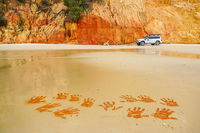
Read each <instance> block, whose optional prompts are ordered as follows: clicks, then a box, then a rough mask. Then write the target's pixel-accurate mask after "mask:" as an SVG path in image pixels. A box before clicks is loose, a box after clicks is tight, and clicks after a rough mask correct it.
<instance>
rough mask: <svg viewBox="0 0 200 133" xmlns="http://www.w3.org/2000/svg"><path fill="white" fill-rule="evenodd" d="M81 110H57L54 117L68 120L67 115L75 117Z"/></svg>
mask: <svg viewBox="0 0 200 133" xmlns="http://www.w3.org/2000/svg"><path fill="white" fill-rule="evenodd" d="M79 111H80V110H79V109H77V108H72V107H70V108H67V109H62V110H57V111H55V112H53V113H54V115H55V116H56V117H60V118H63V119H66V115H71V116H72V115H75V114H79Z"/></svg>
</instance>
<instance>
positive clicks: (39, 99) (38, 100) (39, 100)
mask: <svg viewBox="0 0 200 133" xmlns="http://www.w3.org/2000/svg"><path fill="white" fill-rule="evenodd" d="M44 98H46V96H37V97H31V98H30V99H29V100H28V102H27V103H28V104H34V103H44V102H46V101H45V100H44Z"/></svg>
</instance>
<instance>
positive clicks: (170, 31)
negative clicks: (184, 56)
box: [0, 0, 200, 44]
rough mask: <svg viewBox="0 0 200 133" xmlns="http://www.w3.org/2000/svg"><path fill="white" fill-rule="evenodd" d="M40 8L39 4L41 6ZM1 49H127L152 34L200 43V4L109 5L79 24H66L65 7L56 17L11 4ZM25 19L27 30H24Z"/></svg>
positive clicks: (55, 8)
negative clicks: (99, 46) (60, 46)
mask: <svg viewBox="0 0 200 133" xmlns="http://www.w3.org/2000/svg"><path fill="white" fill-rule="evenodd" d="M36 3H37V1H36ZM9 7H15V9H16V11H15V10H13V9H10V10H8V11H7V12H6V13H5V18H6V19H7V20H8V22H9V23H8V26H7V27H6V28H3V27H1V30H0V43H72V44H102V43H104V42H107V41H108V42H109V43H110V44H127V43H134V40H135V39H137V38H141V37H143V36H145V35H146V34H151V33H156V34H158V33H159V34H161V35H162V38H163V40H164V41H165V43H200V31H199V27H200V1H196V0H189V1H188V0H172V1H171V2H169V1H165V0H164V1H161V0H155V1H147V0H134V1H133V0H105V2H104V3H102V4H98V3H94V4H93V9H92V10H91V11H88V12H87V13H86V15H85V16H84V17H83V18H82V19H81V20H80V21H79V22H77V23H69V22H65V18H66V16H65V15H64V13H63V12H62V10H63V9H66V7H65V6H64V5H63V2H59V3H56V4H53V5H52V6H51V10H50V12H46V13H45V12H39V11H38V10H39V9H38V7H37V4H34V3H32V4H31V6H30V4H29V2H28V1H27V3H26V4H24V5H23V4H19V3H15V2H12V3H9ZM20 17H21V18H22V21H23V25H20V21H19V20H20V19H21V18H20Z"/></svg>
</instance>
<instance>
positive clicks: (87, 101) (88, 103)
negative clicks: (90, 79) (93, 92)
mask: <svg viewBox="0 0 200 133" xmlns="http://www.w3.org/2000/svg"><path fill="white" fill-rule="evenodd" d="M94 102H95V100H94V99H93V98H85V99H84V101H83V103H82V104H81V106H83V107H91V106H93V104H94Z"/></svg>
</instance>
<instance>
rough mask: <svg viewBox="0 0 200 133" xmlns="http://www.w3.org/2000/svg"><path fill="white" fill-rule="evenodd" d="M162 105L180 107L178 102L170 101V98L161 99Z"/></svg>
mask: <svg viewBox="0 0 200 133" xmlns="http://www.w3.org/2000/svg"><path fill="white" fill-rule="evenodd" d="M161 101H162V102H161V104H164V105H167V106H179V105H178V104H177V102H176V101H174V100H173V99H169V98H162V99H161Z"/></svg>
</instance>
